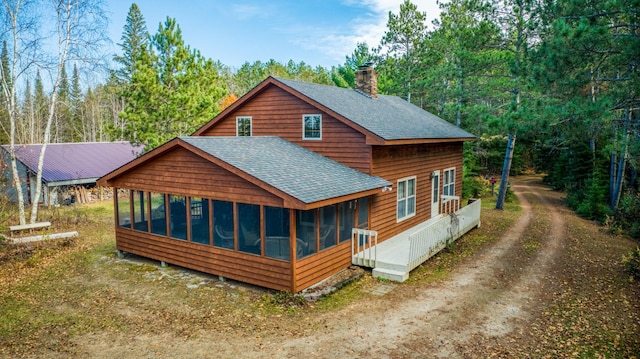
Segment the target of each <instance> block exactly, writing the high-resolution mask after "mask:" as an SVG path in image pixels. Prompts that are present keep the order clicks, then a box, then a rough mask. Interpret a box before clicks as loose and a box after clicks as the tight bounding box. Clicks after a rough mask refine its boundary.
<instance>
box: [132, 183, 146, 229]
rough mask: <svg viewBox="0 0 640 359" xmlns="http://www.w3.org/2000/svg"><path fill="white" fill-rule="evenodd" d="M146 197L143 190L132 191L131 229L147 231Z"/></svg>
mask: <svg viewBox="0 0 640 359" xmlns="http://www.w3.org/2000/svg"><path fill="white" fill-rule="evenodd" d="M146 197H147V195H146V193H145V192H143V191H133V229H137V230H139V231H143V232H148V231H149V225H148V222H147V201H146V200H145V199H146Z"/></svg>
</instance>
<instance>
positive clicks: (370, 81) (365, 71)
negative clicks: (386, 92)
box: [356, 62, 378, 98]
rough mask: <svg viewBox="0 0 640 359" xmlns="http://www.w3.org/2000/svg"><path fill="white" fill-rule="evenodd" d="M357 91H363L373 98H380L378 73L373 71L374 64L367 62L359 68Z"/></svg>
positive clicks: (357, 72)
mask: <svg viewBox="0 0 640 359" xmlns="http://www.w3.org/2000/svg"><path fill="white" fill-rule="evenodd" d="M356 90H358V91H362V92H363V93H364V94H365V95H368V96H370V97H371V98H378V73H377V72H376V70H374V69H373V62H367V63H365V64H364V65H360V66H359V67H358V70H357V71H356Z"/></svg>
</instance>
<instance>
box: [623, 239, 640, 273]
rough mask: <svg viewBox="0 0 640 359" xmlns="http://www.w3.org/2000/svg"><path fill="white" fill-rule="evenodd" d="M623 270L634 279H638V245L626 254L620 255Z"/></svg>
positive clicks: (639, 255)
mask: <svg viewBox="0 0 640 359" xmlns="http://www.w3.org/2000/svg"><path fill="white" fill-rule="evenodd" d="M622 263H623V264H624V266H625V270H626V271H627V273H629V274H630V275H631V276H633V277H634V278H635V279H640V247H636V249H634V250H633V251H632V252H631V253H629V255H628V256H622Z"/></svg>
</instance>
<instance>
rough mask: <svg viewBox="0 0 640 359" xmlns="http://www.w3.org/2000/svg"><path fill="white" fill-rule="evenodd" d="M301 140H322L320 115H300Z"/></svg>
mask: <svg viewBox="0 0 640 359" xmlns="http://www.w3.org/2000/svg"><path fill="white" fill-rule="evenodd" d="M302 139H303V140H321V139H322V115H302Z"/></svg>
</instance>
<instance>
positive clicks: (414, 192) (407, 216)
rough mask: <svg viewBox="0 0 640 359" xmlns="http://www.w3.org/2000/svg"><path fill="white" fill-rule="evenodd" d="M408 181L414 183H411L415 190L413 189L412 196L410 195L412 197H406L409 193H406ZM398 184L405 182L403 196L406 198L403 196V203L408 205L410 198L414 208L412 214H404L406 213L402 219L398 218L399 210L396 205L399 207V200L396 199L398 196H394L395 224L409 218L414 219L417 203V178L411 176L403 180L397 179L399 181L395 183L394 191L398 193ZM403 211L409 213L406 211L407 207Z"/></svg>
mask: <svg viewBox="0 0 640 359" xmlns="http://www.w3.org/2000/svg"><path fill="white" fill-rule="evenodd" d="M410 180H414V182H413V183H414V187H415V188H414V190H413V195H412V196H409V195H408V193H409V191H408V189H409V187H408V184H409V181H410ZM400 182H406V183H405V186H404V190H405V194H406V196H405V198H404V199H403V201H405V203H407V204H408V203H409V198H410V197H413V206H414V208H413V213H411V214H406V213H405V216H404V217H402V218H400V217H398V209H399V208H398V205H399V203H400V200H399V199H398V194H396V223H399V222H402V221H404V220H407V219H409V218H411V217H414V216H415V215H416V212H417V207H418V203H417V198H418V179H417V177H416V176H411V177H405V178H401V179H399V180H398V181H397V182H396V189H397V191H399V190H400ZM405 209H406V212H409V211H408V207H406V208H405Z"/></svg>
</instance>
